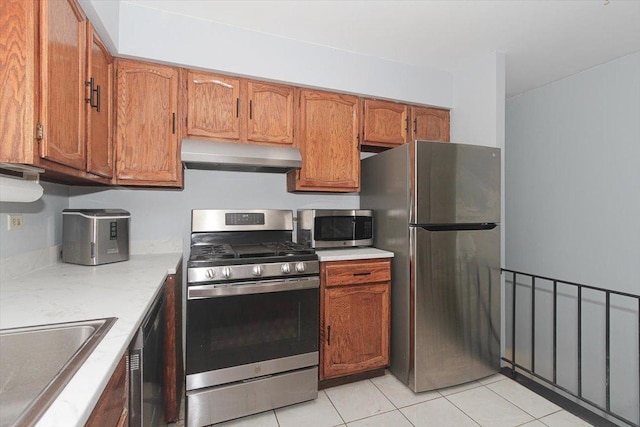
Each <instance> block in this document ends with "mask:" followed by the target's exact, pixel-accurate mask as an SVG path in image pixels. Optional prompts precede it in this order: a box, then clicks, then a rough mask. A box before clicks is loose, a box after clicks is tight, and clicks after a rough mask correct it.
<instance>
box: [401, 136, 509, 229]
mask: <svg viewBox="0 0 640 427" xmlns="http://www.w3.org/2000/svg"><path fill="white" fill-rule="evenodd" d="M414 147H415V148H414V150H415V151H414V153H413V154H414V155H413V161H414V164H413V168H414V173H413V174H412V176H413V182H412V188H413V189H414V190H415V191H412V194H411V197H412V202H411V205H412V207H413V209H412V212H411V218H410V221H409V222H410V223H411V224H469V223H471V224H478V223H497V222H500V149H498V148H491V147H481V146H477V145H466V144H443V143H440V142H428V141H415V142H414Z"/></svg>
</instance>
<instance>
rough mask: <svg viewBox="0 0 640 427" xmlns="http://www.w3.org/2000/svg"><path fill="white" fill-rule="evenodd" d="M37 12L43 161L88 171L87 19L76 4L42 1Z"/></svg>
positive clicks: (65, 0)
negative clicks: (86, 144) (86, 135)
mask: <svg viewBox="0 0 640 427" xmlns="http://www.w3.org/2000/svg"><path fill="white" fill-rule="evenodd" d="M39 12H40V16H39V21H40V22H39V24H40V27H39V34H40V42H39V45H40V70H41V73H40V82H39V83H40V87H39V91H38V93H39V96H40V100H39V107H40V123H41V125H42V128H43V131H42V138H41V139H40V148H41V155H42V157H43V158H45V159H47V160H50V161H53V162H57V163H61V164H63V165H66V166H71V167H73V168H76V169H80V170H85V167H86V151H85V114H86V113H85V99H84V98H85V93H86V90H85V84H84V82H85V73H86V62H85V61H86V38H87V36H86V25H87V19H86V17H85V15H84V12H83V11H82V9H80V7H79V5H78V4H77V3H76V2H75V0H62V1H53V0H52V1H48V0H41V1H40V10H39Z"/></svg>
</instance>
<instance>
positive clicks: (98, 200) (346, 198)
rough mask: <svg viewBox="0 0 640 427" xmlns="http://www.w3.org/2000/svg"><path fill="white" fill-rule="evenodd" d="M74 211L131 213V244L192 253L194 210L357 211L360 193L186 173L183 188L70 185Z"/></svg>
mask: <svg viewBox="0 0 640 427" xmlns="http://www.w3.org/2000/svg"><path fill="white" fill-rule="evenodd" d="M70 194H71V198H70V201H69V205H70V207H72V208H122V209H126V210H128V211H129V212H131V229H130V233H131V234H130V239H131V241H147V242H148V241H171V240H182V241H183V243H184V249H185V253H188V237H189V232H190V227H191V222H190V221H191V217H190V214H191V209H250V208H254V209H258V208H259V209H293V210H295V209H304V208H316V207H317V208H331V207H337V208H346V209H354V208H358V207H359V199H360V198H359V196H358V195H357V194H293V193H288V192H287V186H286V175H284V174H272V173H252V172H223V171H202V170H186V171H185V176H184V190H167V189H142V188H140V189H132V188H114V189H107V190H104V189H100V188H96V187H71V191H70Z"/></svg>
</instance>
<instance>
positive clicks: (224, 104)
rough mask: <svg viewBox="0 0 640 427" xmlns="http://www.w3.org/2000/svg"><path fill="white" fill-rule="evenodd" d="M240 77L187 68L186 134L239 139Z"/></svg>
mask: <svg viewBox="0 0 640 427" xmlns="http://www.w3.org/2000/svg"><path fill="white" fill-rule="evenodd" d="M240 107H241V106H240V79H237V78H233V77H227V76H221V75H217V74H210V73H200V72H196V71H188V72H187V135H190V136H203V137H209V138H216V139H223V140H239V139H240Z"/></svg>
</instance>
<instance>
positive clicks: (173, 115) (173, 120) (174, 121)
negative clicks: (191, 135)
mask: <svg viewBox="0 0 640 427" xmlns="http://www.w3.org/2000/svg"><path fill="white" fill-rule="evenodd" d="M171 131H172V132H173V134H174V135H175V133H176V113H173V114H172V118H171Z"/></svg>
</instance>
